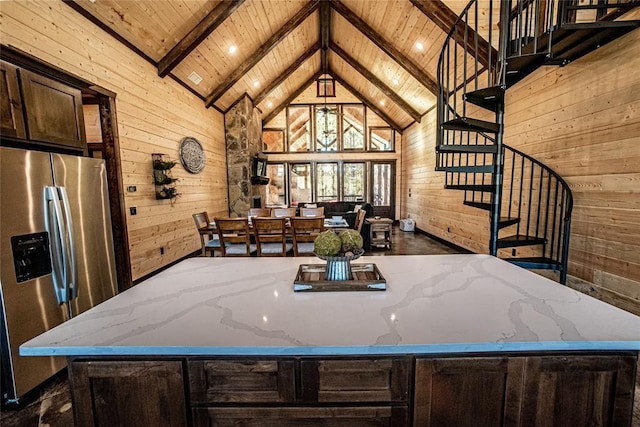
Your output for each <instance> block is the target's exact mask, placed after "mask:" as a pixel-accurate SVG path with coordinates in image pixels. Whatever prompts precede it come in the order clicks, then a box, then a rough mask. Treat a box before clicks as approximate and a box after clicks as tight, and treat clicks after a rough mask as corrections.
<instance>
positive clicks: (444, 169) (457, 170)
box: [436, 165, 494, 173]
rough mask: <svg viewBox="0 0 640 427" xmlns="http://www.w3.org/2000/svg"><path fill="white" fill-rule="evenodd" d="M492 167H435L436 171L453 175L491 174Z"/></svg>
mask: <svg viewBox="0 0 640 427" xmlns="http://www.w3.org/2000/svg"><path fill="white" fill-rule="evenodd" d="M493 170H494V168H493V165H475V166H474V165H469V166H437V167H436V171H439V172H453V173H493Z"/></svg>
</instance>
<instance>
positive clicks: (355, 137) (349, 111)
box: [342, 105, 364, 150]
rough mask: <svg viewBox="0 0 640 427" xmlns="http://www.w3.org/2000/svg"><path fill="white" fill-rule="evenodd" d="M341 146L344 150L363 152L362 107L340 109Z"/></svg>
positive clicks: (350, 106)
mask: <svg viewBox="0 0 640 427" xmlns="http://www.w3.org/2000/svg"><path fill="white" fill-rule="evenodd" d="M342 146H343V147H344V149H345V150H364V107H362V106H354V105H345V106H343V107H342Z"/></svg>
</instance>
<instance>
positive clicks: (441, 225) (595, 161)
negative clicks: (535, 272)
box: [401, 30, 640, 313]
mask: <svg viewBox="0 0 640 427" xmlns="http://www.w3.org/2000/svg"><path fill="white" fill-rule="evenodd" d="M639 67H640V32H639V31H637V30H636V31H635V32H632V33H630V34H628V35H626V36H624V37H622V38H620V39H618V40H616V41H614V42H613V43H611V44H609V45H607V46H604V47H602V48H600V49H598V50H597V51H595V52H593V53H591V54H589V55H587V56H585V57H583V58H581V59H579V60H577V61H575V62H573V63H571V64H569V65H567V66H565V67H562V68H559V67H543V68H540V69H538V70H537V71H536V72H534V73H533V74H531V75H530V76H528V77H527V78H526V79H524V80H522V81H521V82H520V83H518V84H517V85H516V86H515V87H512V88H509V89H508V90H507V97H506V116H505V139H504V141H505V143H506V144H508V145H511V146H513V147H515V148H517V149H519V150H522V151H523V152H525V153H527V154H529V155H531V156H533V157H534V158H537V159H539V160H540V161H542V162H543V163H545V164H546V165H548V166H549V167H551V168H552V169H554V170H555V171H556V172H557V173H558V174H559V175H560V176H562V177H564V178H565V179H566V180H567V182H568V183H569V186H570V187H571V189H572V192H573V196H574V202H575V206H574V213H573V221H572V230H571V245H570V249H569V274H570V275H571V276H572V277H570V280H569V283H570V284H573V285H574V286H576V287H579V289H580V290H582V291H584V292H588V293H590V294H592V295H593V296H596V297H598V298H601V299H603V300H605V301H607V302H610V303H613V304H615V305H618V306H620V307H622V308H624V309H626V310H629V311H632V312H635V313H640V260H639V259H638V256H637V254H638V253H640V152H639V151H638V147H639V146H640V113H639V111H640V91H639V90H638V88H639V87H640V73H638V72H637V70H638V68H639ZM476 117H478V118H482V117H481V116H476ZM435 126H436V113H435V111H433V112H431V113H429V114H427V115H426V116H425V117H424V118H423V120H422V123H420V124H416V125H413V126H412V127H410V128H409V129H408V130H407V131H405V133H404V135H403V136H404V138H403V140H404V149H403V170H402V177H403V180H402V181H403V184H402V189H401V191H402V201H403V207H402V215H403V217H406V216H408V215H410V216H411V217H412V218H414V219H415V220H416V226H417V227H418V228H420V229H422V230H425V231H427V232H429V233H432V234H434V235H436V236H438V237H442V238H444V239H446V240H448V241H451V242H453V243H456V244H458V245H460V246H463V247H465V248H468V249H470V250H473V251H475V252H482V253H486V252H487V250H488V248H487V246H488V224H489V221H488V213H487V212H484V211H480V210H477V209H473V208H470V207H467V206H464V205H463V204H462V200H463V199H462V193H460V192H456V191H452V190H444V189H443V186H444V174H443V173H439V172H435V171H434V167H435V152H434V149H435V132H436V127H435ZM409 189H410V190H411V196H410V197H409Z"/></svg>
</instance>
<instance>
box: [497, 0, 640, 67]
mask: <svg viewBox="0 0 640 427" xmlns="http://www.w3.org/2000/svg"><path fill="white" fill-rule="evenodd" d="M507 3H508V4H509V9H510V13H509V42H508V43H507V49H508V50H507V52H506V54H507V57H517V56H522V55H533V54H546V55H549V54H550V53H551V52H552V47H553V44H554V32H557V31H560V30H561V29H563V28H568V27H570V26H572V25H573V26H574V27H575V26H579V25H589V24H596V23H598V22H604V21H613V20H615V19H616V18H619V17H620V16H621V15H623V14H624V13H626V12H627V11H628V10H630V9H632V8H634V7H636V6H639V5H640V1H638V0H509V1H508V2H507Z"/></svg>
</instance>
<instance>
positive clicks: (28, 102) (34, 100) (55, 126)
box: [18, 69, 86, 150]
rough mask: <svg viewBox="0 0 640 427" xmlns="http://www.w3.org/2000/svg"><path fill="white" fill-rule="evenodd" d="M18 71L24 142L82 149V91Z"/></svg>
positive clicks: (84, 138) (83, 146)
mask: <svg viewBox="0 0 640 427" xmlns="http://www.w3.org/2000/svg"><path fill="white" fill-rule="evenodd" d="M18 72H19V75H20V85H21V88H22V103H23V109H24V117H25V121H26V128H27V139H29V140H32V141H39V142H46V143H52V144H56V145H61V146H66V147H70V148H75V149H83V150H84V149H85V148H86V135H85V129H84V115H83V111H82V92H81V91H80V90H79V89H76V88H73V87H71V86H67V85H65V84H63V83H60V82H58V81H55V80H52V79H50V78H47V77H44V76H41V75H39V74H36V73H32V72H30V71H27V70H25V69H20V70H18Z"/></svg>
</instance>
